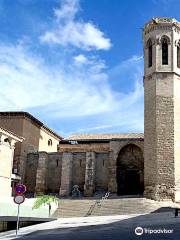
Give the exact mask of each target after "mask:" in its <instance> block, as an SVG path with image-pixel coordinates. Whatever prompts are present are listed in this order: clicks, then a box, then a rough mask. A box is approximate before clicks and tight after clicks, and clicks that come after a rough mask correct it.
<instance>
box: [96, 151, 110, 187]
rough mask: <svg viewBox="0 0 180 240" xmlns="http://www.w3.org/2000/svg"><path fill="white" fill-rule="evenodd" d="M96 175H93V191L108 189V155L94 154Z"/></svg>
mask: <svg viewBox="0 0 180 240" xmlns="http://www.w3.org/2000/svg"><path fill="white" fill-rule="evenodd" d="M95 158H96V171H95V172H96V173H95V189H96V191H97V190H105V191H107V189H108V163H109V153H96V154H95Z"/></svg>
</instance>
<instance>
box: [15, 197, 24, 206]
mask: <svg viewBox="0 0 180 240" xmlns="http://www.w3.org/2000/svg"><path fill="white" fill-rule="evenodd" d="M24 200H25V196H24V195H17V196H15V197H14V202H15V203H16V204H21V203H23V202H24Z"/></svg>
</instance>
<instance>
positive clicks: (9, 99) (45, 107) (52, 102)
mask: <svg viewBox="0 0 180 240" xmlns="http://www.w3.org/2000/svg"><path fill="white" fill-rule="evenodd" d="M91 61H92V60H91ZM129 61H134V65H135V66H136V64H137V59H135V58H134V60H132V59H131V60H129V59H128V60H127V64H129ZM139 61H142V60H139ZM96 64H97V65H98V64H99V63H98V62H97V63H96V62H95V60H94V64H92V65H88V67H86V65H85V66H84V68H81V69H78V68H76V67H73V63H72V66H71V67H72V69H71V71H70V72H69V73H68V74H67V72H68V71H67V69H64V68H62V67H61V66H64V65H65V64H61V63H60V65H58V66H56V67H53V66H52V65H51V66H50V65H47V64H46V63H45V62H44V61H43V59H42V58H41V57H40V56H39V57H38V56H37V55H33V54H32V51H31V50H30V49H29V50H28V49H27V48H26V47H24V46H23V45H17V46H13V45H2V44H0V79H1V88H0V106H1V109H0V110H1V111H2V110H3V111H7V110H26V111H29V110H31V111H33V113H38V114H40V115H41V116H46V117H45V119H46V118H47V117H48V118H51V119H56V121H57V122H58V121H59V122H61V121H62V119H71V118H73V117H79V118H81V119H83V118H84V117H86V116H96V115H97V117H98V118H99V124H96V125H94V124H93V122H92V123H91V126H87V128H91V129H89V130H88V129H87V131H93V129H94V130H99V131H100V130H101V131H102V130H103V131H105V130H107V129H112V128H113V127H118V126H127V125H128V126H131V127H133V128H134V129H140V125H141V128H142V119H143V115H142V114H140V113H141V112H142V110H143V109H142V108H141V104H139V103H140V102H141V101H142V97H143V86H142V78H141V77H142V76H141V74H140V73H139V72H138V71H136V70H135V69H136V67H134V69H133V73H132V74H133V76H134V88H133V90H132V91H131V92H128V93H127V94H124V93H123V92H121V91H120V92H117V91H113V90H112V89H111V87H110V85H109V82H108V75H107V74H106V73H105V72H104V71H102V69H99V70H98V71H97V70H96V69H94V66H95V65H96ZM124 64H125V63H124ZM138 108H139V109H138ZM72 125H73V122H72ZM84 130H85V129H84ZM79 131H80V132H81V131H82V130H80V129H79Z"/></svg>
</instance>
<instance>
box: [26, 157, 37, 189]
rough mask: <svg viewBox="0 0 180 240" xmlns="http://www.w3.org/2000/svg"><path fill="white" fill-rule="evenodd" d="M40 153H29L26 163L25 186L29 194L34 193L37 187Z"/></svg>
mask: <svg viewBox="0 0 180 240" xmlns="http://www.w3.org/2000/svg"><path fill="white" fill-rule="evenodd" d="M38 159H39V154H38V153H29V154H28V155H27V162H26V171H25V172H26V174H25V182H24V183H25V185H26V187H27V193H34V192H35V187H36V174H37V167H38Z"/></svg>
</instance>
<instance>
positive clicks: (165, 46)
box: [162, 38, 168, 65]
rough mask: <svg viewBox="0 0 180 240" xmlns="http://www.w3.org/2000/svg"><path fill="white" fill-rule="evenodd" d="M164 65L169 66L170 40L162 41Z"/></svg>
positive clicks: (164, 39)
mask: <svg viewBox="0 0 180 240" xmlns="http://www.w3.org/2000/svg"><path fill="white" fill-rule="evenodd" d="M162 65H168V40H167V39H166V38H163V39H162Z"/></svg>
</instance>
